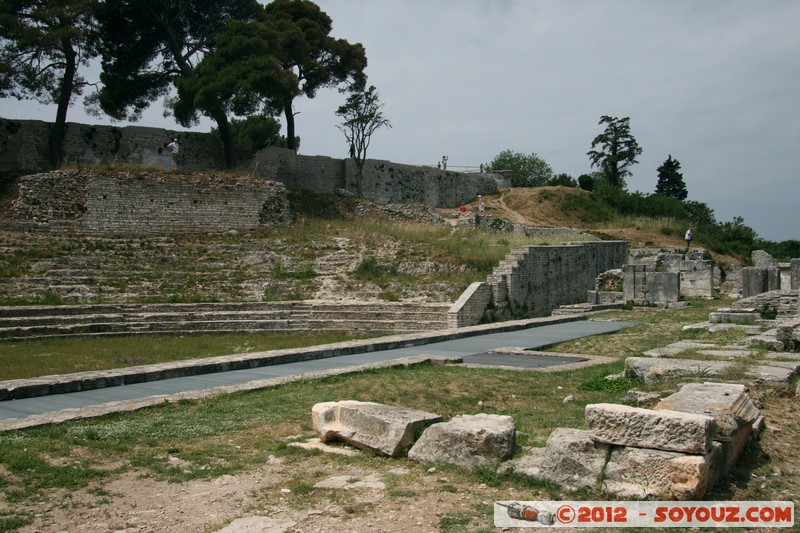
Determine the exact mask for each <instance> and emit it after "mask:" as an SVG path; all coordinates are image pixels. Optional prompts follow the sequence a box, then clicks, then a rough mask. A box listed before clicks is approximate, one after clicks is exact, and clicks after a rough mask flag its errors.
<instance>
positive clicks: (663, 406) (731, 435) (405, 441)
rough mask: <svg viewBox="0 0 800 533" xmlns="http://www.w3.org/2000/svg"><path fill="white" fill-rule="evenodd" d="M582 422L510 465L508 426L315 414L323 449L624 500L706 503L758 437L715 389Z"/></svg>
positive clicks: (391, 413) (732, 395) (593, 410)
mask: <svg viewBox="0 0 800 533" xmlns="http://www.w3.org/2000/svg"><path fill="white" fill-rule="evenodd" d="M585 419H586V425H587V426H588V429H585V430H583V429H574V428H558V429H556V430H555V431H553V433H552V434H551V435H550V437H549V438H548V440H547V445H546V446H545V448H544V449H542V448H526V449H524V450H522V452H521V453H519V454H518V455H517V457H514V452H515V445H516V441H515V437H516V430H515V424H514V420H513V418H512V417H510V416H505V415H493V414H486V413H479V414H476V415H460V416H456V417H454V418H452V419H451V420H449V421H442V417H441V416H439V415H436V414H433V413H427V412H423V411H415V410H413V409H406V408H401V407H393V406H388V405H381V404H375V403H370V402H356V401H342V402H325V403H320V404H316V405H315V406H314V407H313V409H312V421H313V425H314V430H315V431H316V433H317V435H318V436H319V439H320V441H322V442H323V443H330V442H336V441H341V442H345V443H348V444H350V445H352V446H355V447H356V448H360V449H365V450H371V451H373V452H375V453H377V454H379V455H383V456H387V457H399V456H401V455H402V454H403V453H406V450H407V455H408V458H409V459H410V460H412V461H418V462H422V463H428V464H451V465H456V466H458V467H461V468H465V469H475V468H487V467H490V468H496V469H497V470H498V471H499V472H501V473H506V472H514V473H517V474H520V475H523V476H530V477H533V478H536V479H541V480H548V481H552V482H555V483H557V484H559V485H562V486H563V487H564V488H566V489H568V490H580V489H585V488H588V489H593V490H603V491H606V492H608V493H611V494H614V495H616V496H619V497H623V498H650V497H652V498H660V499H680V500H696V499H702V498H703V496H704V495H705V494H706V492H707V491H708V490H709V489H710V488H711V487H713V486H714V484H715V483H716V482H717V480H719V479H720V478H721V477H723V476H725V475H726V474H727V473H728V472H729V471H730V469H731V468H732V467H733V466H734V465H735V464H736V460H737V459H738V457H739V456H740V454H741V453H742V451H743V449H744V447H745V446H746V445H747V443H748V442H750V441H751V440H753V439H757V438H758V436H759V434H760V432H761V431H762V430H763V428H764V422H763V418H762V416H761V412H760V411H759V410H758V409H757V408H756V407H755V405H754V404H753V402H752V401H751V399H750V397H749V396H748V393H747V388H746V387H745V386H744V385H740V384H731V383H714V382H705V383H690V384H687V385H685V386H683V387H682V388H681V389H680V390H679V391H678V392H676V393H674V394H671V395H670V396H667V397H666V398H663V399H661V400H660V401H659V402H658V403H657V404H656V405H655V406H654V407H653V408H652V409H646V408H641V407H630V406H627V405H618V404H590V405H587V406H586V411H585ZM423 429H424V431H423ZM420 431H421V434H420V435H419V438H418V439H417V440H416V442H413V438H414V436H415V435H417V434H419V432H420ZM409 447H410V448H409Z"/></svg>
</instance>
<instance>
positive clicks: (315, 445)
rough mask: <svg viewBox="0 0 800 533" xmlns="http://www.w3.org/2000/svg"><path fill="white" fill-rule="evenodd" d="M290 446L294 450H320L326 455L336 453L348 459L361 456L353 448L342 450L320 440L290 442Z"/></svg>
mask: <svg viewBox="0 0 800 533" xmlns="http://www.w3.org/2000/svg"><path fill="white" fill-rule="evenodd" d="M288 446H291V447H293V448H303V449H304V450H319V451H321V452H325V453H334V454H337V455H347V456H348V457H353V456H355V455H359V454H360V453H362V452H360V451H359V450H354V449H352V448H342V447H339V446H330V445H328V444H325V443H324V442H322V441H321V440H319V439H308V440H307V441H306V442H290V443H289V444H288Z"/></svg>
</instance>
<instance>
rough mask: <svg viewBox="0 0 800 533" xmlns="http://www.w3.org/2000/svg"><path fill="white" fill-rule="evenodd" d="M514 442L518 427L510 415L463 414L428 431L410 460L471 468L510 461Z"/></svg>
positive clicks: (418, 442) (414, 447)
mask: <svg viewBox="0 0 800 533" xmlns="http://www.w3.org/2000/svg"><path fill="white" fill-rule="evenodd" d="M515 442H516V428H515V426H514V419H513V418H511V417H510V416H505V415H489V414H477V415H463V416H457V417H454V418H453V419H452V420H450V421H448V422H440V423H438V424H433V425H432V426H430V427H429V428H427V429H426V430H425V432H424V433H423V434H422V436H420V438H419V439H418V440H417V442H416V443H415V444H414V446H413V447H412V448H411V449H410V450H409V451H408V458H409V459H411V460H412V461H419V462H422V463H448V464H453V465H457V466H460V467H462V468H469V469H472V468H475V467H479V466H488V465H494V464H497V463H499V462H500V461H502V460H504V459H508V458H510V457H511V456H512V455H513V454H514V445H515Z"/></svg>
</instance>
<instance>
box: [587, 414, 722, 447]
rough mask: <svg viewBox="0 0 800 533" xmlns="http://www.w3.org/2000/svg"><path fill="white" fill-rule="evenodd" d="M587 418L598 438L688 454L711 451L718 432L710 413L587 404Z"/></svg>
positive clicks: (616, 442) (593, 434)
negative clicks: (700, 413)
mask: <svg viewBox="0 0 800 533" xmlns="http://www.w3.org/2000/svg"><path fill="white" fill-rule="evenodd" d="M585 419H586V424H587V425H588V426H589V434H590V436H591V437H592V439H594V440H596V441H599V442H605V443H607V444H617V445H621V446H636V447H639V448H654V449H657V450H668V451H677V452H686V453H705V452H706V451H708V449H709V448H710V447H711V441H712V436H713V435H714V432H715V431H716V424H715V423H714V419H713V418H712V417H710V416H706V415H698V414H692V413H681V412H677V411H654V410H651V409H642V408H639V407H629V406H627V405H620V404H613V403H597V404H589V405H587V406H586V411H585Z"/></svg>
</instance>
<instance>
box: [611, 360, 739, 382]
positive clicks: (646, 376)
mask: <svg viewBox="0 0 800 533" xmlns="http://www.w3.org/2000/svg"><path fill="white" fill-rule="evenodd" d="M732 366H733V363H731V362H729V361H701V360H695V359H652V358H649V357H628V358H627V359H625V375H626V376H628V377H631V378H636V379H640V380H642V381H644V382H645V383H654V382H658V381H662V380H665V379H675V378H683V377H707V376H715V375H718V374H721V373H723V372H725V371H727V370H729V369H730V368H731V367H732Z"/></svg>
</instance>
